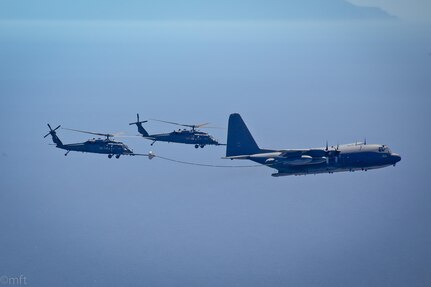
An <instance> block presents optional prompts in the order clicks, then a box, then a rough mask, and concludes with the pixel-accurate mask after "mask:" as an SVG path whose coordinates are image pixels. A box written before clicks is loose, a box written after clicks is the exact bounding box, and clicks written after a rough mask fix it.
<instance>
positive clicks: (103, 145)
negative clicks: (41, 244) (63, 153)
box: [57, 139, 133, 155]
mask: <svg viewBox="0 0 431 287" xmlns="http://www.w3.org/2000/svg"><path fill="white" fill-rule="evenodd" d="M57 147H58V148H61V149H64V150H67V151H80V152H89V153H100V154H111V155H123V154H131V153H133V152H132V151H131V150H130V149H129V148H128V147H127V146H126V145H125V144H123V143H121V142H116V141H113V140H105V139H91V140H88V141H86V142H83V143H72V144H63V145H60V146H59V145H57Z"/></svg>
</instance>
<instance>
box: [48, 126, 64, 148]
mask: <svg viewBox="0 0 431 287" xmlns="http://www.w3.org/2000/svg"><path fill="white" fill-rule="evenodd" d="M47 125H48V128H49V133H47V134H46V135H45V136H44V138H46V137H47V136H49V135H51V137H52V141H53V142H54V143H55V144H56V145H57V147H60V146H62V145H63V143H62V142H61V140H60V139H59V138H58V136H57V133H56V130H58V129H59V128H60V127H61V125H59V126H58V127H56V128H55V129H52V128H51V125H50V124H47Z"/></svg>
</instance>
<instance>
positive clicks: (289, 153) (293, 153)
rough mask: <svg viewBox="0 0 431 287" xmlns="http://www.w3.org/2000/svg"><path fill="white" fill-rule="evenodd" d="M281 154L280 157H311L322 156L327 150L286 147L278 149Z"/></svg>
mask: <svg viewBox="0 0 431 287" xmlns="http://www.w3.org/2000/svg"><path fill="white" fill-rule="evenodd" d="M279 152H281V154H280V155H279V156H280V157H287V158H289V157H301V156H303V155H308V156H311V157H324V156H326V155H327V151H326V150H324V149H287V150H279Z"/></svg>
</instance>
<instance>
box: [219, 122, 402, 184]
mask: <svg viewBox="0 0 431 287" xmlns="http://www.w3.org/2000/svg"><path fill="white" fill-rule="evenodd" d="M225 158H227V159H248V160H252V161H254V162H257V163H260V164H263V165H266V166H268V167H271V168H274V169H276V170H278V172H277V173H273V174H272V176H276V177H278V176H287V175H307V174H318V173H333V172H341V171H355V170H364V171H366V170H369V169H376V168H382V167H387V166H391V165H393V166H395V164H396V163H397V162H399V161H400V160H401V157H400V155H398V154H396V153H392V152H391V150H390V149H389V147H388V146H386V145H381V144H366V143H356V144H355V143H354V144H347V145H340V146H337V147H328V145H326V147H324V148H312V149H281V150H273V149H261V148H259V146H258V145H257V144H256V142H255V141H254V139H253V136H252V135H251V133H250V131H249V130H248V128H247V126H246V125H245V123H244V121H243V120H242V118H241V116H240V115H239V114H231V115H230V117H229V127H228V136H227V148H226V157H225Z"/></svg>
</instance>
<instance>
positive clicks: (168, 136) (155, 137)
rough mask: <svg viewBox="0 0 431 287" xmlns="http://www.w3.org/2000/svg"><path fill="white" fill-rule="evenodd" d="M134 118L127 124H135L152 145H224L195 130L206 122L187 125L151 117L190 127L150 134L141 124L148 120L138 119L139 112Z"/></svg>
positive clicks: (196, 146)
mask: <svg viewBox="0 0 431 287" xmlns="http://www.w3.org/2000/svg"><path fill="white" fill-rule="evenodd" d="M136 119H137V120H136V122H133V123H130V124H129V125H136V126H137V127H138V132H139V133H140V134H141V135H142V137H144V138H146V139H149V140H152V141H153V142H152V143H151V145H153V144H154V143H155V142H157V141H161V142H172V143H182V144H193V145H195V148H199V147H201V148H203V147H205V146H206V145H225V144H221V143H219V142H218V141H217V140H216V139H215V138H213V137H212V136H211V135H210V134H208V133H205V132H202V131H199V130H197V129H198V128H202V127H204V126H206V125H208V123H204V124H199V125H187V124H180V123H175V122H168V121H162V120H156V119H151V120H153V121H158V122H163V123H168V124H173V125H177V126H183V127H188V128H190V129H178V130H174V131H173V132H170V133H163V134H152V135H150V134H149V133H148V132H147V131H146V130H145V129H144V127H143V126H142V124H143V123H146V122H148V120H146V121H140V120H139V114H136Z"/></svg>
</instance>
